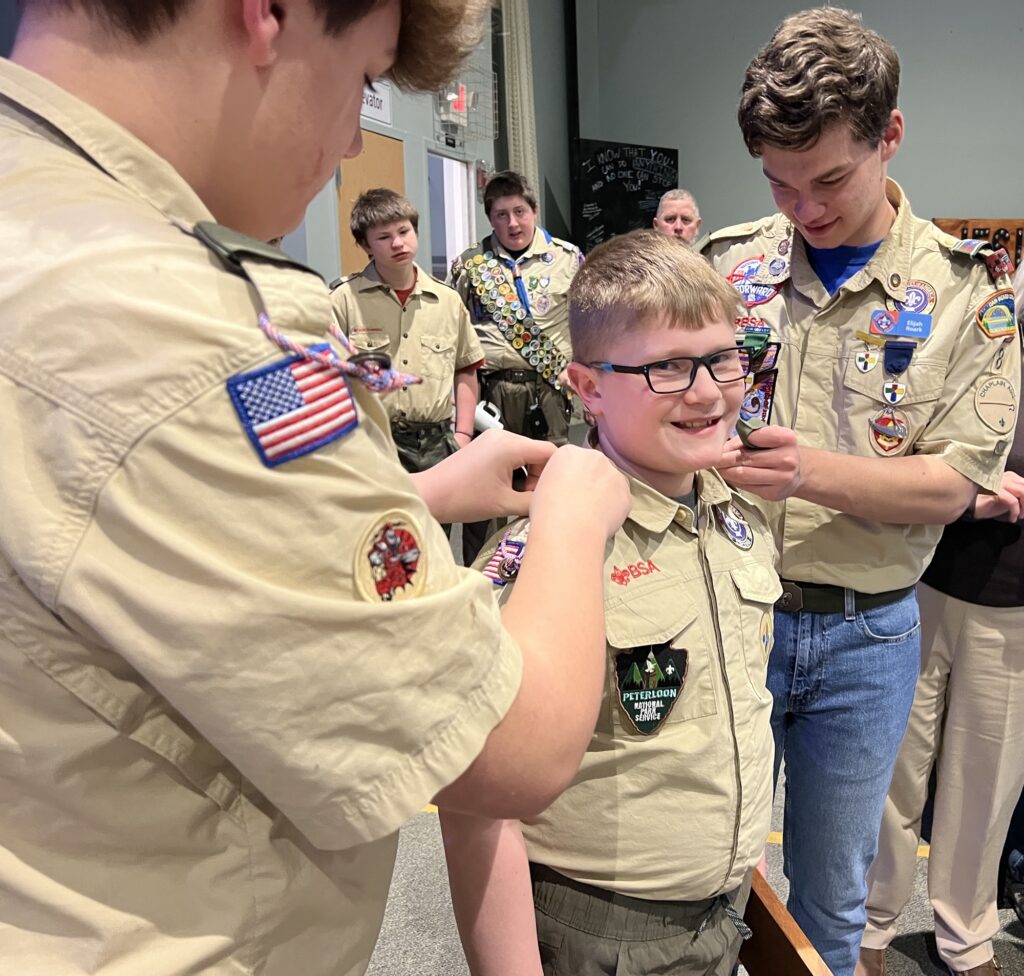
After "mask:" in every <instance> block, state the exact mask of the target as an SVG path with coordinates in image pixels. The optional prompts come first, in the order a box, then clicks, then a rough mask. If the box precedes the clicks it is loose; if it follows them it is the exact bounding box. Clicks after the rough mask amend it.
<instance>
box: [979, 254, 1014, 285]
mask: <svg viewBox="0 0 1024 976" xmlns="http://www.w3.org/2000/svg"><path fill="white" fill-rule="evenodd" d="M985 267H986V268H988V276H989V278H991V279H992V281H993V282H994V281H996V279H997V278H1002V277H1003V276H1004V275H1011V274H1013V262H1012V261H1011V260H1010V255H1009V254H1007V253H1006V248H1004V247H1001V248H999V250H998V251H993V252H992V253H991V254H986V255H985Z"/></svg>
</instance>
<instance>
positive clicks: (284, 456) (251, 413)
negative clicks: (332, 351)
mask: <svg viewBox="0 0 1024 976" xmlns="http://www.w3.org/2000/svg"><path fill="white" fill-rule="evenodd" d="M310 348H311V349H312V350H313V351H316V352H319V351H321V350H325V349H327V348H329V347H328V346H327V344H326V343H320V344H318V345H315V346H311V347H310ZM227 389H228V395H229V396H230V397H231V402H232V403H233V404H234V405H235V410H236V412H237V413H238V419H239V420H241V421H242V427H243V428H244V429H245V432H246V434H248V435H249V440H250V441H252V445H253V447H255V448H256V453H257V454H258V455H259V457H260V460H261V461H262V462H263V463H264V464H265V465H266V466H267V467H268V468H275V467H277V466H278V465H279V464H284V463H285V462H286V461H292V460H294V459H295V458H298V457H302V456H303V455H304V454H310V453H311V452H313V451H315V450H317V449H318V448H321V447H323V446H324V445H325V444H329V443H330V442H331V441H335V440H337V439H338V438H339V437H344V436H345V434H347V433H349V431H351V430H352V429H353V428H355V427H356V426H358V424H359V415H358V413H357V411H356V403H355V400H354V399H353V397H352V392H351V390H350V389H349V386H348V380H347V379H346V378H345V376H344V375H343V374H341V373H340V372H338V370H336V369H335V368H334V367H333V366H325V365H324V364H323V363H317V362H311V361H310V360H308V359H303V358H302V357H301V356H288V357H286V358H285V359H279V360H277V362H273V363H270V364H268V365H267V366H262V367H260V368H259V369H256V370H253V371H252V372H250V373H239V374H238V375H237V376H232V377H231V378H230V379H229V380H228V381H227Z"/></svg>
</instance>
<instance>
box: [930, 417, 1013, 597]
mask: <svg viewBox="0 0 1024 976" xmlns="http://www.w3.org/2000/svg"><path fill="white" fill-rule="evenodd" d="M1020 414H1021V411H1018V416H1017V429H1016V432H1015V434H1014V439H1013V446H1012V447H1011V448H1010V456H1009V458H1007V461H1006V469H1007V470H1008V471H1012V472H1013V473H1014V474H1019V475H1021V476H1022V477H1024V421H1022V418H1021V415H1020ZM1022 526H1024V523H1022V522H1015V523H1013V524H1010V523H1009V522H999V521H996V520H995V519H980V520H979V521H977V522H974V521H970V520H961V521H959V522H953V523H952V524H950V525H947V526H946V529H945V531H944V532H943V533H942V539H941V540H940V541H939V546H938V548H937V549H936V550H935V556H934V557H933V558H932V562H931V565H930V566H929V567H928V569H927V570H925V574H924V576H922V577H921V582H923V583H927V584H928V585H929V586H930V587H932V589H935V590H938V591H939V592H940V593H945V594H946V595H947V596H952V597H955V598H956V599H957V600H963V601H964V602H966V603H977V604H980V605H981V606H983V607H1024V528H1022Z"/></svg>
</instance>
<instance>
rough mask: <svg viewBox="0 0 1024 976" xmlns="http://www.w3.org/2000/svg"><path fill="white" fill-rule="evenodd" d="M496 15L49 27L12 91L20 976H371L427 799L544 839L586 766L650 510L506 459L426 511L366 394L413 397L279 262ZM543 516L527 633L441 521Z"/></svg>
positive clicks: (300, 271)
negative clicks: (622, 525)
mask: <svg viewBox="0 0 1024 976" xmlns="http://www.w3.org/2000/svg"><path fill="white" fill-rule="evenodd" d="M484 6H485V5H484V4H482V3H480V4H478V3H471V2H450V3H445V4H440V3H431V2H415V0H414V2H408V0H406V2H402V3H399V2H398V0H385V2H383V3H371V2H365V3H356V2H350V0H346V2H332V0H317V2H316V3H311V2H307V0H278V2H275V3H274V4H267V3H265V2H259V0H231V2H228V3H204V2H189V0H178V2H175V0H159V2H157V0H152V2H147V0H133V2H132V3H130V4H127V3H124V2H121V0H75V2H74V3H71V4H65V3H59V4H57V3H50V2H46V0H26V2H25V3H24V4H23V8H24V14H23V18H22V20H21V23H20V26H19V30H18V34H17V38H16V40H15V46H14V52H13V60H12V61H7V60H3V61H0V347H2V349H3V354H2V355H0V443H2V444H3V445H4V447H5V451H4V455H3V460H2V462H0V463H2V472H0V513H2V514H0V795H2V796H3V802H2V803H0V890H2V891H3V897H2V898H0V959H2V960H3V964H4V967H5V971H9V972H11V973H19V974H20V973H29V972H32V973H68V972H72V971H73V972H89V973H100V972H102V973H114V972H118V973H140V974H142V973H144V974H146V976H184V974H186V973H187V974H194V973H203V974H206V976H236V974H238V973H242V972H247V973H256V972H258V973H260V974H261V976H294V974H296V973H302V974H305V976H328V974H331V976H337V974H339V973H346V974H358V973H361V972H362V971H363V970H364V968H365V965H366V962H367V960H368V959H369V956H370V952H371V949H372V946H373V942H374V939H375V937H376V934H377V931H378V929H379V925H380V920H381V916H382V914H383V910H384V904H385V900H386V894H387V886H388V880H389V878H390V876H391V868H392V864H393V861H394V854H395V843H396V831H397V828H398V826H399V825H400V824H401V823H402V821H403V820H405V819H406V818H407V817H408V816H409V815H410V814H413V813H415V812H416V811H418V810H419V809H421V807H422V805H423V803H424V802H425V801H426V800H427V799H428V798H430V797H431V796H435V797H436V798H437V802H438V803H440V804H444V805H451V806H453V807H454V808H455V809H461V810H467V811H472V810H475V811H477V812H480V813H488V814H493V813H494V812H495V811H502V810H504V811H506V813H505V814H504V815H509V814H510V813H512V812H513V811H514V815H516V816H522V815H527V814H528V813H529V814H532V813H536V812H537V811H539V810H540V809H542V808H543V807H544V806H545V805H546V804H547V803H548V802H550V801H551V799H552V798H553V797H554V796H555V795H557V793H558V791H559V790H560V788H561V787H562V786H563V785H565V784H566V783H568V782H569V781H570V780H571V778H572V775H573V774H574V772H575V770H576V766H577V764H578V762H579V758H580V756H581V755H582V753H583V750H584V748H585V745H586V742H587V741H588V739H589V736H590V732H591V730H592V728H593V723H594V720H595V716H596V713H597V708H598V704H599V701H600V678H599V676H598V675H597V674H595V673H594V672H597V671H598V670H599V666H600V662H601V661H602V659H603V648H604V642H603V627H602V626H601V583H600V579H601V577H600V573H601V567H602V563H603V553H604V545H605V542H606V538H607V535H608V534H610V533H611V532H613V531H614V530H615V528H616V527H617V523H616V518H617V517H621V516H623V515H624V514H625V511H626V509H627V505H628V492H627V490H626V486H625V483H624V479H623V478H622V476H621V475H620V474H619V473H618V472H615V471H614V470H613V469H612V467H611V465H610V464H608V463H607V461H606V460H605V459H603V458H599V457H597V456H596V455H593V452H586V451H583V450H575V451H574V449H572V448H567V449H566V450H565V451H561V452H557V454H556V455H555V456H554V457H553V458H552V459H551V461H550V463H548V465H547V467H546V469H545V471H544V473H543V475H542V476H541V478H540V481H539V483H538V484H537V487H536V490H535V491H534V492H533V495H532V497H531V496H522V495H520V496H516V495H515V493H514V492H513V491H512V490H511V486H510V482H511V471H512V470H514V469H515V468H517V467H519V466H520V465H522V464H524V463H529V464H531V465H534V466H537V465H539V464H541V463H543V462H544V461H545V459H546V458H547V457H549V456H550V455H551V454H552V453H553V452H552V449H551V448H550V447H549V446H548V445H544V444H537V443H535V442H531V441H528V440H526V439H521V438H514V437H512V436H511V435H504V434H502V433H500V432H499V433H498V434H497V436H491V435H488V436H487V437H481V438H480V439H479V441H478V442H477V443H476V444H474V445H472V446H471V447H469V448H467V449H466V450H465V451H460V452H459V453H458V454H457V455H455V456H454V457H452V458H450V459H448V460H447V461H445V462H444V463H442V464H439V465H437V466H435V467H434V468H432V469H431V470H430V471H428V472H425V473H423V474H420V475H417V476H415V479H412V478H410V476H409V475H407V474H406V473H405V472H404V471H403V470H402V468H401V466H400V465H399V464H398V461H397V459H396V457H395V454H394V447H393V445H392V444H391V440H390V436H389V434H388V432H387V429H386V428H387V417H386V414H385V413H384V410H383V409H382V407H381V406H380V404H379V402H378V401H377V397H376V396H375V394H373V393H372V392H371V390H379V389H388V388H390V387H392V386H394V385H396V384H398V383H400V382H401V379H402V378H401V377H398V376H395V375H394V374H393V372H392V371H391V370H390V368H388V367H387V366H386V364H384V363H382V362H377V363H371V364H367V363H360V362H358V361H350V360H349V359H348V358H347V357H346V356H345V355H343V354H342V352H343V350H342V346H343V345H344V343H345V341H347V340H345V338H344V336H343V335H342V334H340V331H339V330H337V327H336V326H334V332H337V333H338V334H339V335H340V338H337V336H335V335H333V333H332V336H331V338H332V340H333V342H334V343H336V345H334V344H328V343H327V342H324V341H323V340H324V339H325V335H326V332H327V329H328V327H329V325H330V324H331V305H330V299H329V295H328V292H327V289H326V286H325V285H324V283H323V281H321V280H320V279H319V277H318V276H316V275H315V274H314V273H312V272H310V271H309V270H308V269H305V268H303V267H302V266H300V265H297V264H295V263H294V262H292V261H291V260H290V259H289V258H288V257H287V256H286V255H284V254H282V253H281V252H280V251H279V250H277V249H276V248H272V247H270V246H269V245H267V244H265V243H263V242H265V241H267V240H270V239H271V238H273V237H275V236H278V235H280V234H281V233H282V232H283V231H286V230H288V229H289V228H293V227H295V226H296V225H297V224H298V223H299V221H300V220H301V219H302V215H303V213H304V211H305V208H306V205H307V204H308V203H309V201H310V200H311V199H312V197H313V196H314V195H315V194H316V193H317V192H318V190H319V188H320V187H322V186H323V185H324V184H325V182H326V181H327V179H328V178H329V176H330V174H331V172H332V171H333V169H334V167H335V166H336V164H337V161H338V159H340V158H341V157H342V156H351V155H354V154H355V153H356V152H358V150H359V145H360V139H359V128H358V126H359V105H360V102H361V97H362V90H363V82H364V79H366V78H369V79H374V78H377V77H379V76H381V75H384V74H388V75H390V77H392V78H393V79H394V80H395V82H397V83H398V84H400V85H403V86H406V87H413V88H422V89H424V90H427V91H432V90H435V89H436V88H437V87H438V86H439V84H441V83H443V81H444V80H445V79H446V78H447V77H449V76H450V74H451V73H453V72H454V71H455V70H456V67H457V65H458V64H459V63H460V62H461V60H462V59H463V58H464V57H465V55H466V54H467V53H468V52H469V51H470V50H472V48H473V46H474V45H475V43H476V42H477V40H478V38H479V25H480V22H481V18H482V17H483V16H484V14H485V10H484V9H483V8H484ZM214 221H217V222H216V223H215V222H214ZM229 228H230V229H229ZM364 387H366V388H364ZM588 454H589V455H593V456H591V457H588ZM598 462H600V463H598ZM584 491H586V492H588V493H592V492H594V491H597V493H598V495H599V501H598V502H595V504H594V505H593V506H587V507H581V506H580V505H579V503H578V498H579V496H580V494H582V493H583V492H584ZM527 503H529V506H530V510H531V512H532V513H533V516H534V525H535V527H536V531H537V534H538V539H537V550H536V552H535V554H534V555H531V556H529V557H527V560H526V562H525V563H524V566H523V577H524V579H523V583H524V584H525V585H526V587H527V591H528V592H527V593H526V594H524V595H523V596H522V597H521V598H520V597H519V596H518V594H517V605H516V606H513V605H512V604H511V603H510V604H509V605H508V606H507V607H506V608H505V610H504V614H503V616H502V615H499V609H498V607H497V604H496V602H495V600H494V598H493V595H492V594H491V592H490V591H491V589H492V586H491V584H490V583H489V582H488V581H487V580H485V579H483V578H482V577H480V576H479V575H478V574H472V573H470V572H468V571H465V570H459V569H457V568H456V567H455V566H454V564H453V561H452V558H451V553H450V550H449V547H448V543H447V540H446V539H445V538H444V535H443V534H442V532H441V530H440V527H439V526H438V524H437V523H436V522H435V521H434V519H433V518H432V513H433V515H434V516H438V517H440V518H441V519H443V520H445V521H451V520H452V519H453V518H454V519H459V518H483V517H486V516H488V515H494V514H498V513H500V512H505V513H512V512H516V511H518V513H520V514H523V513H525V511H526V505H527ZM567 525H568V526H569V528H568V531H570V532H571V533H572V535H573V537H574V539H575V540H576V542H575V545H574V547H573V550H572V552H571V554H570V553H568V552H566V550H565V549H564V547H563V546H562V539H563V534H564V533H565V532H566V531H567V528H566V526H567ZM570 570H571V571H570ZM577 601H582V602H583V605H584V606H585V607H586V610H587V613H588V617H587V619H586V621H584V622H582V623H581V621H578V620H575V619H569V618H568V617H565V618H564V619H563V618H560V617H559V611H560V610H561V608H562V607H564V606H567V605H569V606H572V605H575V604H576V602H577ZM538 611H539V613H540V614H541V616H540V618H538ZM503 623H504V624H505V625H506V626H507V629H506V627H504V626H503ZM588 629H589V633H588V632H587V631H588ZM553 660H561V661H562V662H563V664H564V666H565V667H566V668H568V669H569V670H571V671H573V672H579V674H580V675H581V682H582V684H581V685H580V686H579V687H578V689H577V694H574V696H573V700H572V702H571V703H566V702H564V701H562V700H561V696H560V695H559V694H557V690H556V689H553V688H551V687H550V685H548V684H547V682H546V680H545V678H544V676H545V675H546V669H547V668H548V667H550V666H551V663H552V661H553ZM544 716H546V718H544ZM556 719H557V729H555V730H554V732H552V731H546V732H545V733H544V735H543V737H538V736H537V735H536V734H535V729H536V728H537V726H538V720H539V724H542V725H548V724H550V725H552V726H554V725H555V724H556ZM519 763H524V764H525V765H524V766H522V767H520V766H519Z"/></svg>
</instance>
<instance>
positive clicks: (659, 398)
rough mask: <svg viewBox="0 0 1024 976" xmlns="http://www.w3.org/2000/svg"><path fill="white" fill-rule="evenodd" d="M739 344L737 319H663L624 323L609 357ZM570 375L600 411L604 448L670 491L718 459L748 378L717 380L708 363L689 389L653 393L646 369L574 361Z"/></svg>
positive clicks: (642, 357)
mask: <svg viewBox="0 0 1024 976" xmlns="http://www.w3.org/2000/svg"><path fill="white" fill-rule="evenodd" d="M735 346H736V338H735V332H734V329H733V325H732V322H731V321H726V320H725V319H724V318H716V319H714V320H711V321H707V322H705V323H704V325H702V326H701V327H700V328H698V329H690V328H682V327H678V326H672V325H671V324H670V323H669V322H668V321H667V320H666V319H660V320H654V321H649V322H644V323H640V324H638V325H637V326H635V327H633V328H630V329H628V330H624V332H623V334H622V336H621V337H620V338H618V339H617V340H615V341H614V342H611V343H609V344H608V346H607V347H606V348H605V349H604V350H603V355H602V358H603V359H604V360H605V361H607V362H610V363H617V364H621V365H627V366H640V365H642V364H644V363H653V362H657V361H659V360H663V359H671V358H673V357H676V356H706V355H708V354H710V353H714V352H719V351H721V350H725V349H735ZM569 376H570V379H571V380H572V382H573V385H574V386H575V388H576V390H577V392H578V393H579V394H580V397H581V399H582V400H583V403H584V405H585V406H586V408H587V410H588V411H589V412H590V413H591V415H592V416H593V417H594V420H595V422H596V424H597V430H598V437H599V440H600V444H601V449H602V451H603V452H604V453H605V454H606V455H607V456H608V457H609V458H611V459H612V460H613V461H614V462H615V463H616V464H617V465H618V466H619V467H620V468H621V469H622V470H623V471H627V472H629V473H630V474H632V475H633V476H634V477H636V478H638V479H639V480H641V481H643V482H645V483H646V484H648V485H650V486H651V487H652V488H655V489H656V490H657V491H660V492H661V493H662V494H663V495H667V496H668V497H670V498H675V497H678V496H680V495H683V494H685V493H686V492H688V491H689V490H690V487H691V486H692V484H693V472H694V471H699V470H701V469H703V468H710V467H714V466H715V465H716V464H717V463H718V462H719V460H720V459H721V457H722V448H723V447H724V445H725V442H726V440H727V439H728V437H729V434H730V432H731V431H732V429H733V427H734V426H735V424H736V418H737V417H738V415H739V409H740V403H741V401H742V400H743V390H744V385H743V380H742V379H739V380H734V381H733V382H731V383H716V382H715V381H714V380H713V379H712V378H711V375H710V374H709V373H708V371H707V369H706V368H705V367H700V368H699V369H698V370H697V375H696V377H695V378H694V381H693V385H692V386H691V387H690V388H689V389H688V390H685V391H684V392H682V393H654V392H653V391H652V390H651V389H650V387H649V386H648V385H647V381H646V379H645V378H644V377H643V376H642V375H639V374H633V373H607V372H603V371H601V370H597V369H594V368H592V367H588V366H584V365H582V364H581V363H571V364H570V366H569Z"/></svg>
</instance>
